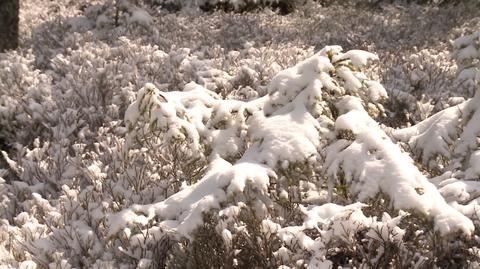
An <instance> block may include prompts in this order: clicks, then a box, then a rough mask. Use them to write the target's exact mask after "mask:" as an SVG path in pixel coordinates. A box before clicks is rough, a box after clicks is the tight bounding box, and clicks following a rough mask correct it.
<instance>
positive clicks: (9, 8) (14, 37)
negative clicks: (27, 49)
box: [0, 0, 20, 52]
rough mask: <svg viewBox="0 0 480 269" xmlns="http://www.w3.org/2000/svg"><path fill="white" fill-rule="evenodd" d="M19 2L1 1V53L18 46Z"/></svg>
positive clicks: (15, 0) (17, 0)
mask: <svg viewBox="0 0 480 269" xmlns="http://www.w3.org/2000/svg"><path fill="white" fill-rule="evenodd" d="M19 9H20V6H19V0H0V52H4V51H6V50H9V49H16V48H17V46H18V15H19V14H18V11H19Z"/></svg>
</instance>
